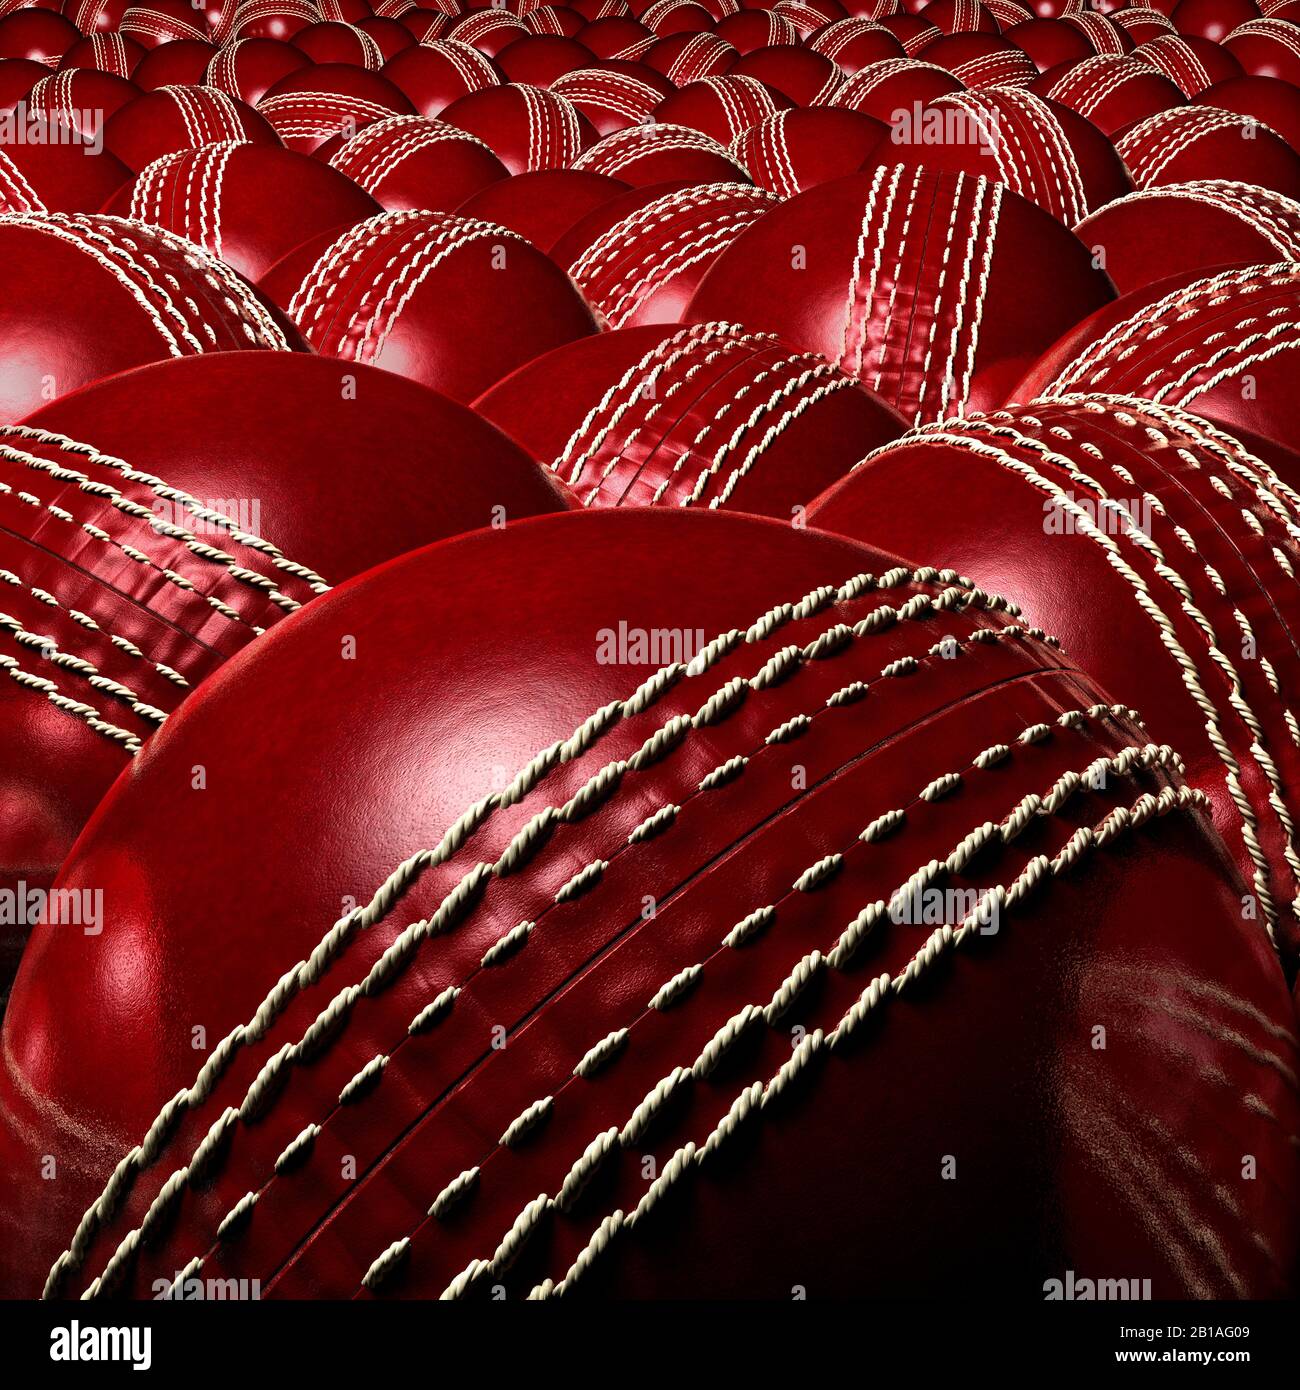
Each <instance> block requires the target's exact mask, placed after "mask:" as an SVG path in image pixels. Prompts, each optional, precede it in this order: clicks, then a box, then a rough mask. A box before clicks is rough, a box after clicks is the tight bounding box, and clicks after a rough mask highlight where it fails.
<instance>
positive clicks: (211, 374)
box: [0, 353, 567, 990]
mask: <svg viewBox="0 0 1300 1390" xmlns="http://www.w3.org/2000/svg"><path fill="white" fill-rule="evenodd" d="M160 400H163V401H166V403H167V409H166V410H159V409H158V408H157V403H158V402H159V401H160ZM89 439H93V440H95V441H96V443H95V444H94V445H93V446H92V445H89V444H82V443H79V442H75V441H80V440H89ZM0 472H2V473H3V477H4V478H5V480H6V482H5V486H4V489H3V493H2V495H0V503H3V510H4V512H5V523H4V541H3V545H0V609H2V610H3V617H0V666H3V668H4V674H5V676H6V677H7V679H5V680H4V681H3V682H0V728H2V729H3V731H4V738H3V746H4V755H3V758H2V759H0V799H3V801H4V803H5V805H6V807H7V808H8V811H9V812H12V815H10V814H6V816H5V819H4V829H3V833H2V834H0V887H3V888H5V889H9V890H12V889H13V887H14V884H15V882H18V881H21V882H25V883H27V884H28V885H29V886H32V887H36V886H38V885H41V886H46V887H48V885H49V883H50V881H51V880H52V878H53V876H54V874H55V873H56V872H57V870H58V866H59V864H60V863H61V862H62V860H63V858H64V856H65V855H66V853H67V851H68V849H69V847H70V846H71V844H72V841H73V839H74V838H75V837H76V835H77V834H78V833H79V832H80V830H81V827H82V826H83V825H84V824H85V822H86V820H87V819H89V817H90V814H91V812H92V811H93V809H94V807H95V805H96V804H97V802H98V800H99V799H100V797H101V796H102V795H103V793H104V792H105V791H106V790H107V788H108V786H109V784H110V783H111V781H112V780H113V778H114V777H116V776H117V775H118V773H119V772H121V771H122V770H123V769H124V768H126V767H127V766H128V765H129V764H130V763H131V761H132V759H133V757H134V755H135V754H136V753H137V752H139V750H140V747H141V746H142V744H143V743H144V742H145V741H146V740H147V739H148V738H149V736H150V735H151V734H152V733H153V732H154V731H155V730H156V729H157V728H159V727H160V726H161V725H162V724H163V723H164V722H165V720H166V719H167V718H168V717H169V716H170V715H171V714H172V713H173V712H174V711H175V709H176V708H177V707H178V706H179V704H180V703H181V702H182V701H183V700H184V699H185V698H186V697H187V695H188V694H189V692H190V691H191V690H192V689H193V688H194V687H195V686H196V685H198V684H199V683H200V682H201V681H202V680H203V679H204V677H205V676H207V675H208V674H210V673H211V672H212V671H213V670H215V669H216V668H217V667H218V666H219V665H220V664H221V663H222V662H223V661H224V660H226V659H227V658H229V657H230V656H231V655H233V654H234V653H235V652H237V651H239V650H240V649H241V648H242V647H243V646H244V645H245V644H246V643H247V642H249V641H251V640H252V639H253V638H254V637H256V636H257V635H259V634H260V633H261V632H263V631H265V630H266V629H268V628H270V627H271V626H273V625H274V624H275V623H277V622H279V621H280V620H281V619H282V618H284V617H286V616H288V615H289V614H290V613H293V612H296V611H297V610H298V609H299V608H300V607H301V606H302V605H303V604H304V603H306V602H308V601H309V600H310V599H312V598H313V597H314V596H315V595H316V594H318V593H324V592H326V591H327V589H328V588H329V585H330V584H332V583H336V582H340V581H342V580H344V579H347V578H349V577H350V576H351V575H354V574H357V573H359V572H360V571H362V570H365V569H369V568H371V567H372V566H373V565H375V564H378V563H380V562H381V561H383V560H387V559H389V558H391V557H392V556H394V555H398V554H401V553H402V552H403V551H406V550H409V549H412V548H414V547H416V546H419V545H424V544H426V543H427V542H428V541H430V540H432V539H435V538H437V537H440V536H447V535H455V534H457V533H459V532H461V531H468V530H474V529H476V528H477V527H480V526H487V525H491V524H492V523H493V520H494V517H495V516H497V515H501V516H505V515H509V516H511V517H520V516H529V515H533V514H535V513H537V512H543V511H553V510H557V509H559V508H562V507H564V506H565V505H567V503H566V501H565V498H564V494H563V493H562V490H561V489H560V488H559V487H558V486H557V485H556V484H555V483H554V482H552V481H551V478H550V475H549V474H547V473H544V472H543V470H541V469H539V468H538V467H537V466H536V465H535V464H533V463H532V461H531V460H530V459H528V458H527V457H526V455H524V454H523V453H522V452H521V451H520V450H519V449H518V448H517V447H516V446H515V445H513V444H511V443H510V442H509V441H508V440H506V439H505V438H504V437H503V436H502V435H500V434H499V433H498V432H497V431H496V430H494V429H493V428H492V427H491V426H489V425H487V424H485V423H484V422H483V421H482V420H480V419H478V418H477V417H476V416H475V415H474V414H473V413H472V412H470V411H469V410H466V409H465V408H464V407H462V406H458V405H455V404H453V403H452V402H451V401H448V400H445V399H444V398H442V397H440V396H437V395H435V394H434V393H433V392H430V391H426V390H425V389H424V388H422V387H419V386H416V385H415V384H413V383H411V382H407V381H404V380H402V379H401V378H400V377H395V376H393V375H391V374H390V373H387V372H378V371H375V370H373V369H372V368H369V367H360V366H357V365H355V364H344V363H340V362H336V361H331V360H330V359H328V358H323V357H315V356H311V355H309V354H306V353H283V354H277V361H276V365H275V369H274V370H268V366H267V363H266V362H256V361H254V354H251V353H213V354H208V355H206V356H205V357H203V358H202V359H200V358H183V359H177V360H175V361H170V362H163V363H157V364H155V365H152V366H148V367H142V368H138V369H136V370H134V371H129V372H125V373H122V374H121V375H119V376H116V377H113V378H111V379H109V380H107V381H104V382H100V383H98V384H96V385H94V386H91V387H88V388H86V389H85V390H83V391H80V392H77V393H75V394H74V395H72V396H69V397H67V398H65V399H64V400H61V401H58V402H56V403H55V404H54V405H52V406H49V407H46V408H45V409H44V410H42V411H39V412H38V413H37V414H36V415H34V416H32V417H30V419H29V420H28V421H27V422H26V423H25V424H23V425H21V426H8V427H6V428H4V429H3V430H0ZM20 497H21V498H28V499H32V498H34V499H35V500H28V501H22V500H19V499H20ZM498 508H500V509H502V510H501V511H500V512H499V513H498V512H497V511H496V510H495V509H498ZM322 576H326V577H327V578H325V577H322ZM38 638H39V639H40V640H36V639H38ZM23 934H24V933H21V932H17V931H15V929H14V927H13V925H12V918H11V919H9V921H8V924H7V925H6V926H5V927H4V929H3V931H2V932H0V972H2V979H0V988H3V989H4V990H7V989H8V985H9V982H10V980H11V978H12V975H13V969H14V966H15V964H16V957H17V952H18V949H19V947H20V945H21V937H22V935H23Z"/></svg>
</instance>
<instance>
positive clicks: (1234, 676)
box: [809, 395, 1300, 966]
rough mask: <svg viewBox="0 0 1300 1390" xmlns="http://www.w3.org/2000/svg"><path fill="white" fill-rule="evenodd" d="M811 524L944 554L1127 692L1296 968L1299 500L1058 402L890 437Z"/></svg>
mask: <svg viewBox="0 0 1300 1390" xmlns="http://www.w3.org/2000/svg"><path fill="white" fill-rule="evenodd" d="M920 478H924V480H925V487H926V502H925V505H924V506H920V507H918V506H916V504H915V489H916V487H917V480H918V479H920ZM809 522H810V524H811V525H813V526H820V527H825V528H826V529H828V530H832V531H837V532H841V533H843V534H846V535H850V536H858V537H865V538H867V539H870V538H871V537H872V536H873V535H877V536H878V535H888V536H890V537H891V538H892V539H893V540H894V541H895V543H896V544H897V545H898V546H899V547H900V548H901V549H903V550H904V551H907V550H915V549H916V547H917V546H918V545H919V544H921V543H922V542H923V541H924V542H926V543H929V544H931V545H938V546H940V548H942V549H943V550H944V553H945V554H949V555H951V556H952V557H953V559H954V562H955V563H956V564H957V565H958V566H960V567H962V568H963V569H968V570H969V571H970V572H971V574H972V576H973V577H974V579H975V580H976V581H977V582H978V583H980V584H982V585H985V586H986V587H987V586H991V585H998V586H1000V590H999V591H1000V592H1005V593H1007V594H1008V596H1009V597H1011V598H1012V599H1014V600H1015V601H1016V602H1017V603H1019V604H1020V606H1021V607H1022V608H1023V610H1024V612H1025V614H1026V615H1027V617H1028V618H1029V620H1031V621H1033V622H1037V623H1043V624H1050V625H1051V626H1052V630H1053V631H1055V632H1057V633H1059V635H1060V637H1061V640H1062V642H1063V643H1064V645H1065V648H1066V650H1067V651H1068V652H1069V653H1070V656H1071V658H1072V659H1073V660H1074V661H1076V662H1077V663H1078V665H1079V667H1080V668H1081V669H1082V670H1084V671H1086V672H1088V674H1089V675H1090V676H1091V677H1092V678H1093V679H1095V680H1096V681H1097V682H1098V684H1099V685H1100V686H1101V687H1102V688H1104V689H1105V690H1107V691H1109V692H1110V693H1111V694H1112V695H1114V696H1116V697H1118V698H1120V699H1125V698H1128V697H1130V696H1136V695H1137V694H1138V693H1139V692H1140V693H1141V695H1142V699H1143V705H1144V714H1145V716H1146V720H1147V724H1148V727H1149V728H1150V731H1151V735H1152V737H1154V738H1156V739H1158V740H1162V741H1163V740H1167V741H1169V742H1171V743H1176V745H1177V746H1178V747H1179V748H1180V749H1181V751H1182V753H1183V756H1184V757H1185V758H1186V759H1187V763H1188V773H1187V775H1188V780H1189V781H1190V782H1191V783H1192V784H1193V785H1194V786H1196V787H1198V788H1200V789H1202V790H1204V791H1205V792H1206V793H1207V795H1208V796H1209V797H1210V802H1211V806H1212V814H1213V818H1214V821H1215V824H1216V826H1217V827H1218V829H1219V831H1220V832H1221V834H1222V835H1223V836H1224V839H1225V841H1226V842H1227V844H1228V845H1229V847H1230V848H1231V849H1232V850H1233V852H1234V855H1235V857H1236V858H1237V860H1238V863H1239V864H1240V866H1241V868H1242V872H1243V875H1244V877H1245V880H1246V882H1247V884H1248V885H1249V888H1250V892H1249V895H1248V896H1247V897H1246V898H1245V899H1244V900H1243V904H1242V908H1241V915H1242V916H1243V918H1244V920H1245V921H1246V922H1247V923H1249V924H1250V925H1252V926H1253V927H1254V928H1255V929H1256V930H1258V931H1259V933H1260V934H1261V937H1263V936H1267V937H1268V938H1270V939H1271V940H1272V941H1273V942H1274V943H1275V944H1276V945H1277V947H1278V948H1279V949H1280V950H1281V951H1282V952H1283V954H1284V956H1285V958H1286V960H1287V962H1288V964H1289V965H1292V966H1294V964H1295V962H1296V953H1297V946H1300V845H1297V841H1296V833H1297V832H1296V821H1297V818H1300V724H1297V722H1296V717H1295V715H1294V713H1293V712H1292V710H1291V709H1290V708H1289V697H1288V692H1289V691H1293V690H1295V689H1296V688H1297V686H1296V682H1297V680H1300V653H1298V652H1297V649H1296V645H1295V641H1294V638H1293V636H1292V634H1293V633H1294V632H1295V631H1296V630H1297V627H1296V625H1297V622H1300V587H1297V585H1296V582H1295V575H1296V568H1297V566H1300V526H1298V525H1297V523H1298V522H1300V494H1297V493H1296V492H1295V491H1293V490H1292V489H1291V488H1290V487H1289V486H1288V485H1287V484H1286V482H1285V481H1284V480H1283V479H1282V478H1281V477H1280V476H1279V475H1278V474H1277V473H1276V472H1275V471H1274V470H1273V469H1272V468H1270V467H1269V465H1268V464H1267V463H1265V462H1264V461H1263V460H1262V459H1260V458H1259V457H1258V456H1256V455H1254V454H1252V453H1250V452H1249V451H1248V450H1247V449H1246V448H1245V447H1243V446H1242V445H1241V444H1240V443H1239V441H1237V440H1235V439H1233V438H1232V437H1231V436H1230V435H1227V434H1225V433H1224V432H1223V431H1222V430H1219V429H1216V428H1214V427H1213V426H1211V425H1208V424H1207V423H1205V422H1204V421H1202V420H1200V419H1198V418H1196V417H1195V416H1192V415H1189V414H1187V413H1185V412H1183V411H1179V410H1177V409H1173V408H1171V407H1168V406H1164V405H1159V404H1154V403H1152V402H1149V401H1145V400H1138V399H1135V398H1131V397H1128V398H1126V397H1115V396H1101V395H1080V396H1061V397H1059V398H1055V399H1053V398H1046V399H1043V400H1038V401H1034V402H1033V403H1032V404H1030V405H1024V406H1017V407H1015V408H1014V409H1012V410H1009V411H1006V412H999V413H997V414H994V415H991V416H980V417H976V418H972V419H969V420H962V421H948V422H944V423H942V424H940V425H936V426H932V427H928V428H927V429H925V430H922V431H920V432H918V433H917V434H916V435H914V436H912V437H910V438H909V439H907V440H906V441H903V442H902V443H900V444H888V445H886V446H885V447H884V448H883V449H881V450H878V451H877V452H876V453H875V454H874V455H872V456H871V458H869V459H868V460H867V461H866V462H864V463H863V464H862V465H861V466H860V467H859V468H858V469H857V470H856V471H855V472H854V473H853V474H852V475H851V476H850V477H849V478H848V479H847V480H846V481H845V482H844V483H842V484H840V485H839V486H838V487H837V488H836V489H834V490H833V491H832V492H830V493H828V494H827V496H826V497H825V498H823V499H822V500H821V501H820V502H818V503H814V504H813V506H812V507H811V508H810V509H809Z"/></svg>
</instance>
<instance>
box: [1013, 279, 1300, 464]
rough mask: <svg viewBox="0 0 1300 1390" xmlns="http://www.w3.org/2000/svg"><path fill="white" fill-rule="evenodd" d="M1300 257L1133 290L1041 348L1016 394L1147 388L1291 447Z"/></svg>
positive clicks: (1143, 392)
mask: <svg viewBox="0 0 1300 1390" xmlns="http://www.w3.org/2000/svg"><path fill="white" fill-rule="evenodd" d="M1298 360H1300V265H1297V264H1295V263H1293V262H1290V261H1283V262H1281V263H1279V264H1277V265H1254V266H1243V267H1239V268H1234V269H1231V270H1225V271H1221V272H1220V273H1218V274H1206V273H1205V272H1203V271H1200V270H1197V271H1193V272H1191V273H1190V274H1185V275H1182V276H1177V277H1174V278H1172V279H1169V280H1160V281H1157V282H1156V283H1155V284H1152V285H1147V286H1145V287H1143V288H1142V289H1140V290H1132V291H1130V292H1129V293H1128V294H1126V295H1124V296H1123V298H1121V299H1117V300H1116V301H1115V302H1114V303H1113V304H1109V305H1107V306H1106V308H1105V309H1103V310H1101V311H1100V312H1099V313H1097V314H1094V315H1093V316H1092V317H1091V318H1090V319H1088V320H1086V321H1085V322H1084V323H1081V324H1080V325H1079V326H1078V327H1077V328H1075V329H1074V330H1072V331H1071V332H1070V333H1068V334H1066V335H1065V337H1063V338H1062V339H1061V341H1060V342H1058V343H1056V344H1055V345H1054V346H1053V347H1052V349H1051V350H1050V351H1049V352H1047V353H1044V355H1043V357H1042V358H1041V359H1040V360H1039V362H1038V363H1037V364H1036V365H1035V366H1034V368H1033V370H1032V371H1031V372H1030V373H1029V374H1028V376H1027V377H1026V378H1025V379H1024V380H1023V381H1022V382H1021V383H1020V384H1019V385H1018V386H1017V387H1016V388H1015V390H1014V392H1013V393H1012V395H1011V396H1010V397H1009V399H1013V400H1020V401H1028V400H1034V399H1036V398H1037V397H1039V396H1049V395H1050V396H1056V395H1061V394H1063V393H1065V392H1080V391H1099V392H1105V393H1106V394H1108V395H1131V396H1141V397H1144V398H1146V399H1149V400H1153V401H1156V402H1157V403H1160V404H1163V405H1169V406H1180V407H1182V408H1183V409H1185V410H1193V411H1195V412H1196V414H1198V415H1207V416H1209V417H1210V418H1211V419H1214V420H1220V421H1222V422H1224V424H1226V425H1227V427H1228V428H1229V429H1232V428H1234V427H1235V426H1240V427H1241V428H1242V429H1244V430H1248V431H1250V432H1251V433H1252V434H1258V435H1263V436H1264V437H1266V438H1268V439H1272V440H1275V441H1277V442H1278V443H1280V444H1282V445H1284V446H1285V447H1287V448H1290V447H1291V446H1292V444H1293V442H1294V441H1295V440H1296V439H1300V399H1297V393H1296V391H1295V373H1296V364H1297V361H1298Z"/></svg>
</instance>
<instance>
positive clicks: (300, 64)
mask: <svg viewBox="0 0 1300 1390" xmlns="http://www.w3.org/2000/svg"><path fill="white" fill-rule="evenodd" d="M306 66H307V56H306V54H304V53H303V52H302V51H301V50H299V49H297V48H295V47H294V46H293V45H292V44H291V43H284V42H283V41H281V40H280V39H235V40H234V42H232V43H228V44H225V45H224V46H223V47H222V48H220V49H218V51H217V53H216V54H215V55H214V57H213V59H212V61H211V62H210V63H209V64H208V69H207V72H206V73H205V74H204V78H203V81H204V83H205V85H206V86H209V87H216V88H218V89H219V90H220V91H223V92H226V93H228V94H229V95H230V96H232V97H238V98H239V100H240V101H243V102H247V104H248V105H249V106H256V105H257V103H258V102H259V101H261V100H262V98H263V97H264V96H265V95H266V93H267V92H268V91H269V90H270V88H272V87H273V86H274V85H275V84H276V83H277V82H278V81H279V80H280V79H281V78H282V77H288V75H289V74H290V73H291V72H297V71H298V70H299V69H300V68H305V67H306Z"/></svg>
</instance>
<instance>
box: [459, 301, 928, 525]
mask: <svg viewBox="0 0 1300 1390" xmlns="http://www.w3.org/2000/svg"><path fill="white" fill-rule="evenodd" d="M557 382H564V383H565V389H564V390H563V391H560V390H557V389H556V383H557ZM474 407H475V409H476V410H477V411H478V412H479V413H480V414H481V415H484V416H485V417H486V418H487V419H489V420H491V421H492V422H493V423H494V424H496V425H498V426H499V427H500V428H501V429H502V430H504V431H505V433H506V434H508V435H510V437H511V438H512V439H515V440H517V441H518V442H519V443H520V444H522V445H523V446H524V448H525V449H527V451H528V452H529V454H531V455H532V457H533V458H535V459H536V460H537V461H538V462H539V463H541V464H544V465H546V466H547V467H549V468H550V469H551V470H552V471H553V472H554V473H555V475H556V476H557V477H558V478H560V479H561V480H562V481H563V482H564V483H565V484H566V485H567V486H568V487H570V488H572V489H573V491H574V493H575V494H576V495H577V497H578V499H579V501H581V502H582V503H583V505H584V506H589V507H610V506H637V505H639V506H679V507H684V506H700V507H711V508H717V507H723V506H732V507H735V508H736V509H737V510H739V511H748V512H757V513H760V514H762V515H766V516H774V517H779V518H782V519H787V520H790V521H797V520H798V519H799V516H800V509H801V508H802V507H803V506H804V505H805V504H806V503H808V502H809V501H810V500H811V499H812V498H813V497H814V496H816V494H817V493H818V492H820V491H821V490H822V488H824V487H828V486H829V485H830V484H831V483H832V482H833V481H835V480H837V479H838V478H840V477H841V476H843V474H845V473H847V472H848V471H849V469H850V468H852V466H853V465H854V464H855V463H856V462H857V461H858V460H859V459H860V458H861V457H862V456H863V455H864V453H866V452H867V451H868V450H869V449H872V448H874V447H875V446H876V445H878V444H883V443H884V442H885V441H886V440H889V439H893V438H896V437H897V436H898V435H899V434H901V433H902V432H903V428H904V426H903V422H902V420H901V419H900V418H899V417H898V416H897V415H896V414H895V413H894V412H893V411H892V410H890V409H889V408H888V406H886V405H885V404H884V402H883V401H881V400H879V399H878V398H877V397H875V396H872V395H871V394H870V393H869V392H867V391H865V390H863V388H862V387H861V386H860V385H859V384H858V383H856V382H855V381H854V380H853V379H852V378H851V377H847V376H845V375H844V374H843V373H842V372H838V371H836V369H835V368H834V367H832V366H831V364H830V363H829V362H826V361H825V360H824V359H822V358H820V357H818V356H817V355H816V354H815V353H811V352H791V351H789V350H788V348H787V347H786V345H785V344H783V343H781V342H780V341H779V340H778V339H776V338H774V337H772V336H771V335H770V334H758V333H748V332H746V331H745V330H744V329H742V328H738V327H737V326H735V325H734V324H723V323H710V324H697V325H694V326H692V327H688V328H679V329H676V330H671V329H667V328H663V327H647V328H630V329H624V330H622V331H619V332H612V333H602V334H600V335H598V336H597V337H594V338H584V339H582V340H581V341H579V342H576V343H572V344H570V345H569V346H567V347H562V348H557V349H556V350H555V351H554V352H550V353H547V354H546V355H545V356H544V357H540V358H538V359H537V360H536V361H535V362H530V363H528V364H526V365H525V366H523V367H520V368H519V369H518V371H515V372H512V373H511V375H510V376H508V377H506V379H505V380H504V381H502V382H500V383H499V384H498V385H496V386H494V387H493V388H492V389H491V390H490V391H488V392H487V393H486V394H485V395H483V396H481V397H480V398H479V399H478V400H477V401H476V402H475V403H474Z"/></svg>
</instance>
